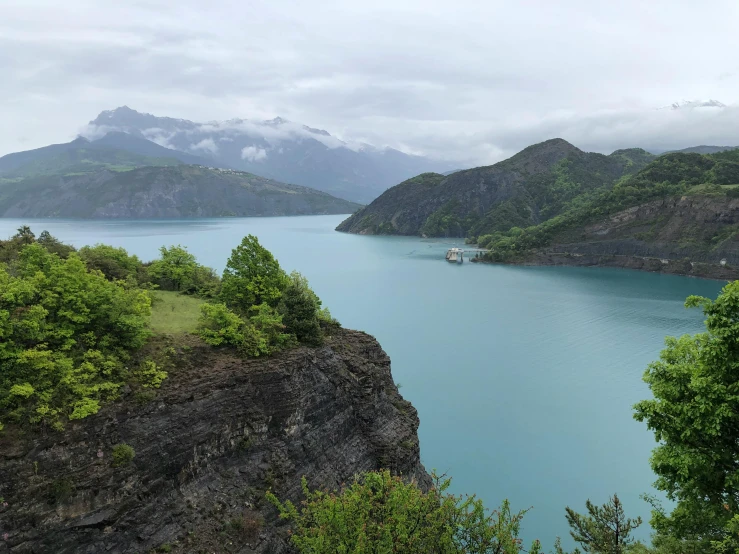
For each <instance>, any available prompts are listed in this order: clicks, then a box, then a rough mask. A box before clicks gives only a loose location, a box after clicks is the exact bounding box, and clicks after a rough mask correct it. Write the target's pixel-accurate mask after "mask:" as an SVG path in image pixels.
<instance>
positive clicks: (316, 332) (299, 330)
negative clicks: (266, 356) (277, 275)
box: [279, 271, 330, 346]
mask: <svg viewBox="0 0 739 554" xmlns="http://www.w3.org/2000/svg"><path fill="white" fill-rule="evenodd" d="M320 308H321V301H320V300H319V299H318V297H317V296H316V294H315V293H314V292H313V291H312V290H311V288H310V287H309V286H308V280H307V279H306V278H305V277H303V276H302V275H301V274H300V273H298V272H297V271H293V272H292V273H291V274H290V277H289V281H288V285H287V287H286V288H285V290H284V292H283V293H282V300H281V301H280V307H279V310H280V313H281V314H282V321H283V323H284V324H285V328H286V330H287V332H288V333H291V334H293V335H295V337H296V338H297V339H298V341H299V342H301V343H303V344H308V345H310V346H320V345H321V344H322V343H323V332H322V331H321V325H320V323H319V313H320ZM329 317H330V316H329Z"/></svg>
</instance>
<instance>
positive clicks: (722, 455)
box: [634, 282, 739, 552]
mask: <svg viewBox="0 0 739 554" xmlns="http://www.w3.org/2000/svg"><path fill="white" fill-rule="evenodd" d="M685 305H686V306H687V307H697V306H700V307H702V308H703V313H704V314H705V316H706V321H705V325H706V332H705V333H700V334H697V335H695V336H689V335H684V336H682V337H680V338H674V337H667V339H666V340H665V342H666V348H665V349H664V350H663V351H662V353H661V354H660V359H659V361H657V362H654V363H652V364H650V366H649V368H648V369H647V371H646V373H645V374H644V380H645V381H646V383H647V384H648V385H649V388H650V389H651V391H652V394H653V396H654V398H653V399H650V400H643V401H641V402H639V403H638V404H636V406H635V416H634V417H635V418H636V419H637V420H639V421H645V422H646V423H647V426H648V427H649V428H650V429H651V430H653V431H654V434H655V437H656V439H657V440H658V441H659V443H660V444H659V445H658V446H657V447H656V448H655V449H654V451H653V454H652V458H651V465H652V469H653V470H654V472H655V473H656V474H657V476H658V479H657V482H656V483H655V486H656V487H657V488H658V489H659V490H662V491H665V492H666V493H667V497H668V498H669V499H670V500H672V501H675V502H676V506H675V508H674V509H673V511H672V513H671V514H666V513H664V512H663V511H662V510H660V509H655V510H654V511H653V512H652V520H651V524H652V527H653V528H654V529H655V531H656V532H657V537H660V536H661V537H673V538H675V539H679V540H683V541H692V542H695V541H698V543H699V544H701V545H702V547H701V551H702V552H711V551H713V552H734V551H736V550H737V548H739V541H737V537H739V535H738V534H737V531H739V529H733V527H734V524H733V523H732V520H734V518H735V517H736V516H737V514H738V513H739V282H733V283H730V284H728V285H726V286H725V287H724V288H723V290H722V291H721V293H720V294H719V296H718V298H717V299H716V300H715V301H711V300H709V299H707V298H702V297H697V296H691V297H689V298H688V299H687V301H686V303H685ZM727 526H728V527H727ZM721 545H723V546H721ZM732 549H733V550H732Z"/></svg>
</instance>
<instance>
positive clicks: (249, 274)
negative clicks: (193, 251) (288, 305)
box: [220, 235, 288, 314]
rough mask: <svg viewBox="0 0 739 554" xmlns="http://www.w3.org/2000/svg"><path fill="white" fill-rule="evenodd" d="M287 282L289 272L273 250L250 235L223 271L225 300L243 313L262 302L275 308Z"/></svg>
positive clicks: (233, 308)
mask: <svg viewBox="0 0 739 554" xmlns="http://www.w3.org/2000/svg"><path fill="white" fill-rule="evenodd" d="M287 284H288V277H287V274H286V273H285V272H284V271H283V270H282V268H281V267H280V264H279V263H278V262H277V260H275V258H274V256H272V253H271V252H270V251H269V250H267V249H266V248H264V247H263V246H262V245H261V244H259V240H258V239H257V237H255V236H253V235H248V236H246V237H244V238H243V240H242V241H241V244H240V245H239V246H237V247H236V248H234V249H233V251H232V252H231V257H230V258H229V259H228V263H227V264H226V269H225V270H224V271H223V279H222V283H221V294H220V296H221V301H223V302H224V303H225V304H226V305H227V306H228V307H229V308H231V309H232V310H236V311H237V312H240V313H243V314H246V313H247V312H248V311H249V309H250V308H251V307H252V306H258V305H259V304H262V303H267V304H269V305H270V306H272V307H275V306H277V304H278V303H279V301H280V297H281V296H282V291H283V290H284V289H285V287H286V286H287Z"/></svg>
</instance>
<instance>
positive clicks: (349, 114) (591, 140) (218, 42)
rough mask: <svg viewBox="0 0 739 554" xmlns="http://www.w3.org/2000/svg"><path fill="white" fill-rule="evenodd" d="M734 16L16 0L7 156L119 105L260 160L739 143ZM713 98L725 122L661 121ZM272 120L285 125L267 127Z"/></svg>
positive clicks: (0, 146)
mask: <svg viewBox="0 0 739 554" xmlns="http://www.w3.org/2000/svg"><path fill="white" fill-rule="evenodd" d="M738 12H739V7H737V4H736V2H734V1H732V0H707V2H705V3H704V4H702V6H701V9H700V10H696V9H695V5H694V2H692V1H689V0H669V1H668V0H654V1H653V2H651V3H649V5H646V6H645V5H644V4H643V3H642V2H638V1H637V0H623V2H618V3H611V4H608V3H602V2H596V3H593V2H590V1H587V0H565V1H564V2H561V3H556V4H553V3H551V2H547V1H545V0H528V1H527V2H505V1H504V0H490V1H489V2H484V3H480V2H476V1H475V0H460V1H459V2H455V3H449V2H446V1H443V0H400V1H398V0H376V1H374V2H371V3H366V2H365V3H362V2H341V1H339V0H327V4H326V9H325V10H320V11H316V10H315V9H313V6H311V5H310V3H302V4H301V3H295V2H293V1H292V0H274V1H273V2H269V3H257V4H254V5H252V4H249V5H246V4H244V5H240V4H234V3H232V2H226V1H225V0H214V1H213V2H211V3H210V4H209V5H208V9H207V10H206V9H204V8H203V7H202V3H201V2H197V1H196V0H181V2H179V3H178V11H177V13H176V14H175V13H173V12H172V11H171V9H170V7H169V5H168V3H167V2H165V1H164V0H151V1H148V2H141V1H134V2H126V3H105V2H96V1H95V0H68V1H67V2H55V1H53V0H5V2H3V17H2V18H0V74H2V75H3V102H2V103H0V120H1V121H3V125H4V129H5V130H6V132H4V133H2V134H0V155H1V154H3V153H6V152H11V151H15V150H18V149H21V148H31V147H39V146H43V145H45V144H49V143H54V142H62V141H65V140H70V139H72V138H74V136H75V135H76V133H77V131H78V130H79V128H80V125H83V124H84V122H85V121H89V120H90V119H93V118H94V117H95V116H96V115H97V113H99V112H100V111H102V110H106V109H110V108H113V107H116V106H120V105H123V104H127V105H130V106H132V107H134V108H136V109H138V110H140V111H145V112H149V113H153V114H157V115H170V116H173V117H176V118H182V119H187V120H191V121H213V120H216V121H222V122H224V123H217V124H212V125H214V127H216V128H218V129H219V130H218V131H217V132H216V134H215V135H213V139H214V141H216V143H217V144H219V143H221V142H223V141H221V140H220V139H221V138H227V137H233V136H235V135H234V134H232V133H237V132H240V133H245V134H250V136H253V137H254V138H255V141H257V142H259V148H264V149H267V147H268V145H269V146H275V145H277V144H278V143H280V142H281V141H284V140H286V138H287V137H292V138H293V139H295V138H298V139H300V140H309V139H315V140H318V141H320V142H322V143H323V144H325V145H326V146H328V147H329V148H345V147H346V148H352V149H355V148H358V147H357V146H356V145H358V144H361V143H362V142H366V143H370V144H373V145H375V146H378V147H383V146H390V147H393V148H398V149H401V150H405V151H408V152H412V153H418V154H428V155H432V156H436V157H443V158H444V159H448V160H455V161H459V162H460V163H462V162H464V163H465V164H479V163H490V162H492V161H495V160H496V159H497V158H498V157H499V156H505V155H508V154H509V153H512V152H514V151H515V150H516V149H520V148H522V147H524V146H526V145H527V144H528V143H531V142H537V141H540V140H545V139H547V138H550V137H552V136H558V135H559V136H563V137H564V138H566V139H568V140H570V141H572V142H574V143H576V144H577V145H578V146H580V147H582V148H585V149H590V150H605V149H608V148H612V147H618V148H620V147H628V146H632V145H643V146H646V147H655V145H660V144H668V143H669V144H670V145H674V146H689V145H691V144H696V143H698V142H704V141H719V140H721V141H722V142H724V143H727V144H739V131H738V130H737V129H739V127H737V126H736V120H735V111H734V108H733V106H736V105H737V103H738V102H739V92H737V91H739V62H737V61H736V60H735V56H734V54H733V52H734V48H732V46H733V44H734V42H735V39H734V37H735V29H734V22H735V21H736V16H737V15H739V14H738ZM327 14H328V15H327ZM717 14H722V16H721V17H717ZM59 21H64V22H65V24H64V25H59V24H58V22H59ZM247 25H248V27H249V32H248V33H244V32H243V29H244V28H245V26H247ZM685 29H690V31H691V32H690V40H686V39H685ZM275 36H279V37H281V38H280V40H279V41H275V40H274V37H275ZM711 98H712V99H717V100H719V101H721V102H723V103H725V104H726V105H727V106H728V107H727V108H725V109H724V110H723V111H719V112H718V114H716V115H713V114H710V113H705V112H702V111H700V112H694V113H693V114H692V115H690V116H687V117H680V118H674V119H669V118H666V117H665V118H663V117H662V116H661V115H660V116H658V117H655V116H654V113H653V112H654V111H655V108H659V107H663V106H669V105H671V104H672V103H674V102H676V101H680V100H683V99H687V100H689V101H701V100H707V99H711ZM672 111H673V110H661V112H672ZM683 111H690V110H683V109H682V108H681V109H680V110H674V112H683ZM276 116H282V117H284V118H286V120H287V121H285V122H281V123H275V124H265V123H264V122H263V120H272V119H273V118H274V117H276ZM233 118H238V119H233ZM295 122H299V123H295ZM303 123H304V124H306V125H310V126H311V127H315V128H321V129H327V130H328V131H329V132H330V133H331V135H332V136H328V137H327V136H325V135H322V134H320V133H315V132H312V131H310V130H309V129H305V128H304V127H303V125H302V124H303ZM152 126H153V124H152ZM188 128H189V127H187V126H186V125H184V123H183V122H182V121H181V120H180V121H178V120H177V119H173V120H172V121H170V122H169V123H168V125H166V126H162V128H161V129H160V130H159V132H157V133H153V134H150V136H151V138H152V140H155V141H156V142H158V143H159V144H163V145H165V146H168V145H170V146H171V144H172V143H173V141H180V140H182V143H183V144H185V142H184V138H182V137H183V135H184V134H185V133H186V132H187V129H188ZM231 128H233V129H231ZM175 129H176V130H177V131H176V132H177V134H176V135H172V132H173V131H174V130H175ZM102 131H103V130H101V129H87V130H86V131H85V132H88V133H92V134H95V133H100V132H102ZM21 138H24V139H27V140H26V141H25V142H22V141H21ZM201 138H202V137H197V138H192V139H191V140H190V141H189V142H187V143H186V144H187V145H189V144H192V143H197V142H199V140H201ZM216 139H218V140H216ZM262 141H263V142H262ZM177 144H178V145H179V144H180V142H177ZM185 147H186V146H185ZM223 148H226V145H225V144H224V145H223Z"/></svg>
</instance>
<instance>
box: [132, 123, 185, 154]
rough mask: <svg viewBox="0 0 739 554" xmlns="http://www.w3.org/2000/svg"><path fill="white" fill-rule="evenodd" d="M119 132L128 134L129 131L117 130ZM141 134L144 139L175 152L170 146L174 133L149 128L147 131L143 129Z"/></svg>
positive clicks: (172, 146)
mask: <svg viewBox="0 0 739 554" xmlns="http://www.w3.org/2000/svg"><path fill="white" fill-rule="evenodd" d="M118 130H119V131H125V132H128V131H129V129H126V128H124V129H118ZM141 134H142V135H144V138H146V139H148V140H150V141H152V142H156V143H157V144H158V145H159V146H164V147H165V148H169V149H171V150H176V148H175V147H174V145H172V143H171V140H172V137H173V136H174V133H172V132H168V131H165V130H164V129H160V128H158V127H150V128H149V129H144V130H143V131H141Z"/></svg>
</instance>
